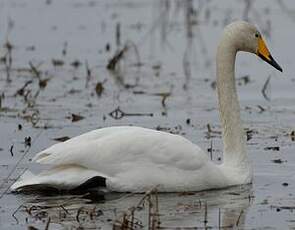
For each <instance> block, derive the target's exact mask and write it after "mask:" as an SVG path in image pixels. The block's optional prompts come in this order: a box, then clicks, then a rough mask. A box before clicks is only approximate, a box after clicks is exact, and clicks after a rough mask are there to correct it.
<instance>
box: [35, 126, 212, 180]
mask: <svg viewBox="0 0 295 230" xmlns="http://www.w3.org/2000/svg"><path fill="white" fill-rule="evenodd" d="M34 161H36V162H38V163H41V164H49V165H54V166H58V165H68V164H76V165H80V166H83V167H86V168H89V169H93V170H97V171H99V172H101V173H103V174H107V175H109V176H115V175H116V174H117V173H119V172H122V171H124V170H126V168H128V167H135V166H137V167H140V165H142V166H144V165H147V164H154V165H162V166H163V165H165V167H176V168H180V169H184V170H197V169H198V168H200V167H201V166H202V164H203V163H204V162H206V161H208V157H207V155H206V154H204V153H203V152H202V150H201V149H200V148H199V147H198V146H197V145H194V144H193V143H191V142H190V141H188V140H187V139H185V138H184V137H182V136H179V135H174V134H170V133H165V132H160V131H156V130H151V129H145V128H141V127H128V126H127V127H126V126H120V127H111V128H103V129H98V130H94V131H91V132H88V133H85V134H83V135H81V136H77V137H75V138H73V139H70V140H68V141H66V142H64V143H58V144H56V145H53V146H51V147H50V148H48V149H45V150H44V151H42V152H40V153H39V154H37V155H36V157H35V158H34Z"/></svg>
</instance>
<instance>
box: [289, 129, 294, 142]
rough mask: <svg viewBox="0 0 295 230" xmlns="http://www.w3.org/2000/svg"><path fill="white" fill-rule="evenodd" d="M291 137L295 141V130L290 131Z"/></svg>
mask: <svg viewBox="0 0 295 230" xmlns="http://www.w3.org/2000/svg"><path fill="white" fill-rule="evenodd" d="M290 137H291V140H292V141H295V131H294V130H293V131H292V132H291V133H290Z"/></svg>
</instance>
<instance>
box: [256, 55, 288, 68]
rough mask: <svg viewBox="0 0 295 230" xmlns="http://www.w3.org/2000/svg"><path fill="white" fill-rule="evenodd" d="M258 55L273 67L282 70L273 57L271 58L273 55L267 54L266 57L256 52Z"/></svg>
mask: <svg viewBox="0 0 295 230" xmlns="http://www.w3.org/2000/svg"><path fill="white" fill-rule="evenodd" d="M258 56H259V57H260V58H261V59H262V60H263V61H265V62H267V63H268V64H270V65H272V66H273V67H275V68H276V69H277V70H279V71H281V72H283V69H282V67H281V66H280V65H279V64H278V63H277V62H276V61H275V59H273V57H272V56H271V55H269V56H268V57H267V58H266V57H265V56H263V55H262V54H260V53H259V54H258Z"/></svg>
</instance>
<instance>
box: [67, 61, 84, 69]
mask: <svg viewBox="0 0 295 230" xmlns="http://www.w3.org/2000/svg"><path fill="white" fill-rule="evenodd" d="M70 65H71V66H73V67H74V68H75V69H77V68H79V67H80V66H81V65H82V63H81V62H80V61H79V60H75V61H73V62H72V63H71V64H70Z"/></svg>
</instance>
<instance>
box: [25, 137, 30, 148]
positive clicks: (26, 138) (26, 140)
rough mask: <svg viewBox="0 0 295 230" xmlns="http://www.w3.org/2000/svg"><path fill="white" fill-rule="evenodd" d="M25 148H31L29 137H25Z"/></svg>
mask: <svg viewBox="0 0 295 230" xmlns="http://www.w3.org/2000/svg"><path fill="white" fill-rule="evenodd" d="M25 146H26V147H27V146H28V147H31V137H30V136H29V137H25Z"/></svg>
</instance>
